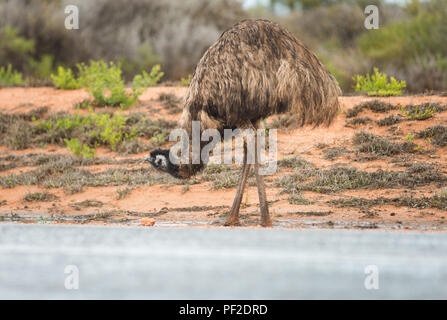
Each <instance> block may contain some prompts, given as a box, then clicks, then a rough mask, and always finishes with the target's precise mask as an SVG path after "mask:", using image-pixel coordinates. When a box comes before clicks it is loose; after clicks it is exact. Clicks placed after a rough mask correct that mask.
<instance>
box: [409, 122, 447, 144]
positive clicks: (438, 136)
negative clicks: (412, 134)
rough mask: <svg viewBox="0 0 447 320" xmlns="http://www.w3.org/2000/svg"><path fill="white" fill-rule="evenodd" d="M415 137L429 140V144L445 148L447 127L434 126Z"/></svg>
mask: <svg viewBox="0 0 447 320" xmlns="http://www.w3.org/2000/svg"><path fill="white" fill-rule="evenodd" d="M416 137H418V138H424V139H429V140H430V142H431V143H433V144H435V145H437V146H439V147H445V146H446V145H447V126H443V125H440V124H438V125H435V126H431V127H429V128H427V129H425V130H422V131H420V132H418V133H417V135H416Z"/></svg>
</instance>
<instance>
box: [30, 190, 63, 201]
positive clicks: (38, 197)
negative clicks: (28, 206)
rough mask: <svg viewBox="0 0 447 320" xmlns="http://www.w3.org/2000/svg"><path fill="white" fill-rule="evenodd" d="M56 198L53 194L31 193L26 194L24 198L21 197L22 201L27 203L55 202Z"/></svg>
mask: <svg viewBox="0 0 447 320" xmlns="http://www.w3.org/2000/svg"><path fill="white" fill-rule="evenodd" d="M57 199H58V197H57V196H55V195H54V194H51V193H48V192H32V193H27V194H26V195H25V196H24V197H23V201H27V202H38V201H40V202H50V201H55V200H57Z"/></svg>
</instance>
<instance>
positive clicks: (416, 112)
mask: <svg viewBox="0 0 447 320" xmlns="http://www.w3.org/2000/svg"><path fill="white" fill-rule="evenodd" d="M401 111H402V114H403V115H404V116H405V117H406V118H407V119H408V120H427V119H429V118H431V117H432V116H433V115H434V114H435V112H436V106H434V105H432V104H431V103H425V104H422V105H420V106H415V105H408V106H406V107H402V108H401Z"/></svg>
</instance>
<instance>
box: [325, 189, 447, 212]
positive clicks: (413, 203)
mask: <svg viewBox="0 0 447 320" xmlns="http://www.w3.org/2000/svg"><path fill="white" fill-rule="evenodd" d="M328 203H329V204H331V205H333V206H336V207H340V208H344V207H355V208H368V207H375V206H382V205H394V206H396V207H409V208H417V209H426V208H434V209H439V210H447V194H446V192H445V191H441V192H440V193H437V194H434V195H432V196H431V197H425V196H424V197H419V198H415V197H413V196H410V197H409V196H405V195H404V196H402V197H396V198H384V197H379V198H374V199H365V198H361V197H351V198H347V199H336V200H330V201H329V202H328Z"/></svg>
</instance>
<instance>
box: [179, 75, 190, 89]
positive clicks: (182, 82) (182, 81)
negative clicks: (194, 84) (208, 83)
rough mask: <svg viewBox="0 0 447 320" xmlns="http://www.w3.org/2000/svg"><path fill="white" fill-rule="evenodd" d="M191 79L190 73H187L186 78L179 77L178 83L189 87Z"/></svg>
mask: <svg viewBox="0 0 447 320" xmlns="http://www.w3.org/2000/svg"><path fill="white" fill-rule="evenodd" d="M191 79H192V74H188V77H186V78H183V77H182V78H181V79H180V84H181V85H182V87H189V84H190V83H191Z"/></svg>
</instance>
